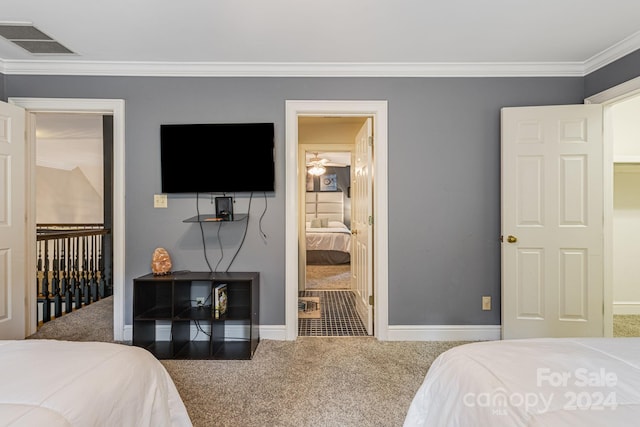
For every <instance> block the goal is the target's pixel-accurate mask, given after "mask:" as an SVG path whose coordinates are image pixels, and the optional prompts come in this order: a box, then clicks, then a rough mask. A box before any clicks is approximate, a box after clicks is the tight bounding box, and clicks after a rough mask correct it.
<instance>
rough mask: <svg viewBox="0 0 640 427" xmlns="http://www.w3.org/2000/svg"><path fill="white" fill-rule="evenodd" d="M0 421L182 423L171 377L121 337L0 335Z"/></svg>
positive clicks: (162, 426)
mask: <svg viewBox="0 0 640 427" xmlns="http://www.w3.org/2000/svg"><path fill="white" fill-rule="evenodd" d="M0 378H1V379H2V380H1V381H0V425H1V426H12V427H23V426H24V427H31V426H47V427H58V426H60V427H62V426H65V427H68V426H136V427H190V426H191V425H192V424H191V420H190V419H189V415H188V414H187V411H186V409H185V406H184V404H183V402H182V400H181V398H180V395H179V394H178V391H177V389H176V387H175V384H174V383H173V381H172V379H171V377H170V376H169V374H168V373H167V371H166V370H165V368H164V366H163V365H162V364H161V363H160V362H159V361H158V360H157V359H156V358H155V357H153V356H152V355H151V353H149V352H148V351H146V350H144V349H142V348H139V347H132V346H128V345H124V344H113V343H103V342H71V341H56V340H21V341H0Z"/></svg>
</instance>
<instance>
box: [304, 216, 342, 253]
mask: <svg viewBox="0 0 640 427" xmlns="http://www.w3.org/2000/svg"><path fill="white" fill-rule="evenodd" d="M307 224H309V223H307ZM306 242H307V250H308V251H340V252H347V253H351V231H350V230H349V229H348V228H347V226H346V225H344V224H343V223H341V222H338V221H329V226H328V227H322V228H320V227H317V228H312V227H310V226H307V230H306Z"/></svg>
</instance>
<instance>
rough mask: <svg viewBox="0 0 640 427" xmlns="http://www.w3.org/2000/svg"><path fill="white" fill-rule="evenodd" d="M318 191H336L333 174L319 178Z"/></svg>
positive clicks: (336, 185)
mask: <svg viewBox="0 0 640 427" xmlns="http://www.w3.org/2000/svg"><path fill="white" fill-rule="evenodd" d="M320 191H338V180H337V179H336V174H335V173H332V174H325V175H322V176H321V177H320Z"/></svg>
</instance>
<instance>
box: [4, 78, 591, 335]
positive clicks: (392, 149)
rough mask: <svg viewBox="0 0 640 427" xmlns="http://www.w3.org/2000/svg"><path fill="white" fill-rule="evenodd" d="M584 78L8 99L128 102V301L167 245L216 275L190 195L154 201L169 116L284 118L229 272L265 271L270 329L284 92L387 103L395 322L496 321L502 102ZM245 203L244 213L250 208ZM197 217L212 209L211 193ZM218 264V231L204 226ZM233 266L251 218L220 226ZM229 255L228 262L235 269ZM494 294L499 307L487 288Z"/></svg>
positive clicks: (24, 83) (264, 312) (277, 270)
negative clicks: (160, 204) (267, 188)
mask: <svg viewBox="0 0 640 427" xmlns="http://www.w3.org/2000/svg"><path fill="white" fill-rule="evenodd" d="M584 85H585V79H583V78H560V77H558V78H223V77H216V78H186V77H185V78H171V77H166V78H163V77H149V78H144V77H71V76H14V75H10V76H6V90H7V93H6V95H7V96H23V97H78V98H122V99H125V101H126V107H125V108H126V174H127V176H126V197H127V200H126V229H127V231H126V237H127V243H126V250H127V257H126V258H127V262H126V279H127V285H126V286H127V288H126V300H127V323H130V315H131V313H130V311H131V283H130V282H131V279H132V278H134V277H136V276H138V275H141V274H145V273H147V272H149V271H150V267H149V263H150V257H151V253H152V252H153V249H154V248H155V247H157V246H163V247H165V248H167V249H168V251H169V253H170V254H171V255H172V257H173V260H174V266H175V269H190V270H207V265H206V263H205V261H204V258H203V255H202V242H201V237H200V231H199V228H198V227H197V225H193V224H191V225H189V224H184V223H183V222H182V220H183V219H184V218H187V217H190V216H193V215H195V209H196V208H195V200H194V198H193V197H176V196H173V197H171V198H170V200H169V208H168V209H153V207H152V197H153V194H154V193H159V192H160V164H159V127H160V124H161V123H180V122H225V121H234V122H240V121H265V122H274V123H275V125H276V191H275V193H274V194H271V195H270V197H269V198H268V211H267V213H266V215H265V216H264V221H263V224H262V229H263V230H264V232H265V233H266V234H267V236H268V238H267V240H266V241H265V240H263V239H262V238H261V237H260V236H259V233H258V224H257V220H256V219H255V218H257V217H258V216H259V214H260V213H261V212H262V209H263V208H264V203H265V201H264V199H263V198H262V197H259V198H256V199H254V200H253V204H252V208H251V213H252V214H253V218H254V219H252V221H251V224H250V227H249V231H248V233H247V237H246V241H245V243H244V247H243V248H242V251H241V252H240V254H239V255H238V258H237V260H236V262H235V263H234V265H233V268H232V270H237V271H246V270H248V271H259V272H260V273H261V275H262V289H261V323H262V324H267V325H282V324H284V318H285V315H284V272H285V260H284V251H285V247H284V211H285V198H284V188H285V186H284V182H283V181H284V174H285V164H284V151H285V141H284V130H285V123H284V113H285V100H288V99H349V100H352V99H357V100H366V99H373V100H388V102H389V152H388V156H389V212H388V214H389V323H390V324H391V325H421V324H499V323H500V244H499V240H498V239H499V236H500V108H501V107H506V106H525V105H552V104H568V103H581V102H582V100H583V97H584ZM247 202H248V201H247V200H246V198H241V199H240V200H239V201H238V204H237V206H236V208H235V211H236V212H240V211H242V209H241V206H246V204H247ZM200 206H201V211H202V210H207V209H208V210H209V211H211V209H212V205H210V204H209V200H201V204H200ZM207 227H208V229H207V230H206V232H207V234H206V245H207V247H208V249H209V251H208V253H209V258H210V260H211V263H212V264H214V265H215V263H216V262H217V259H218V255H219V251H218V249H217V246H218V241H217V238H216V230H217V225H214V224H211V225H208V224H207ZM222 227H223V229H222V239H221V240H222V242H223V244H224V252H225V260H228V259H229V258H230V256H231V255H230V254H231V253H232V252H233V251H234V250H235V248H237V245H238V244H239V241H240V238H241V235H242V224H223V226H222ZM226 262H227V261H224V262H223V263H222V267H223V268H224V267H225V266H226ZM482 295H491V296H492V297H493V301H494V309H493V310H492V311H482V310H481V309H480V308H481V296H482Z"/></svg>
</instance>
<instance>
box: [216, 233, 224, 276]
mask: <svg viewBox="0 0 640 427" xmlns="http://www.w3.org/2000/svg"><path fill="white" fill-rule="evenodd" d="M221 228H222V221H218V232H217V233H216V237H217V238H218V246H219V247H220V259H219V260H218V263H217V264H216V269H215V270H213V271H215V272H216V273H217V272H218V266H219V265H220V263H221V262H222V259H223V258H224V248H223V247H222V240H221V239H220V229H221Z"/></svg>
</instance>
